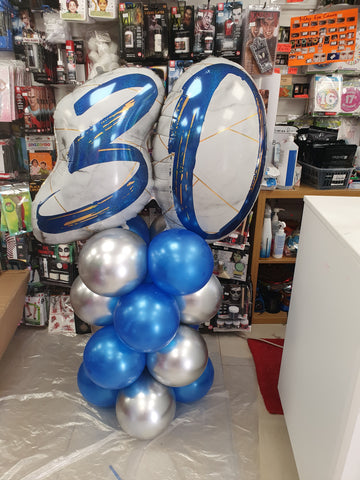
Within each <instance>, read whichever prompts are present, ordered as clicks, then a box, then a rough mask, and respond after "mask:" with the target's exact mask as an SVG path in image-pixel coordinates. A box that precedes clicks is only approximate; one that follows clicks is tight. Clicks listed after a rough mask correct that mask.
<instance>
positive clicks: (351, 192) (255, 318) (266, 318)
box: [250, 185, 360, 323]
mask: <svg viewBox="0 0 360 480" xmlns="http://www.w3.org/2000/svg"><path fill="white" fill-rule="evenodd" d="M306 195H317V196H319V195H320V196H325V195H326V196H349V197H360V190H357V189H351V188H347V189H338V190H318V189H316V188H314V187H310V186H307V185H302V186H300V187H294V188H292V189H291V190H280V189H275V190H260V192H259V196H258V199H257V201H256V204H255V213H256V215H255V226H254V234H253V239H252V251H251V263H250V268H251V270H250V272H251V281H252V285H253V302H252V305H253V308H254V305H255V298H256V286H257V280H258V273H259V265H280V264H295V262H296V257H295V258H294V257H283V258H279V259H278V258H273V257H270V258H260V248H261V235H262V228H263V222H264V213H265V203H266V201H267V200H271V199H303V198H304V196H306ZM286 320H287V314H286V313H285V312H279V313H273V314H271V313H266V312H264V313H262V314H259V313H255V312H254V311H253V312H252V323H286Z"/></svg>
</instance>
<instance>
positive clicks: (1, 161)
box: [0, 138, 19, 180]
mask: <svg viewBox="0 0 360 480" xmlns="http://www.w3.org/2000/svg"><path fill="white" fill-rule="evenodd" d="M18 170H19V164H18V159H17V156H16V150H15V144H14V139H13V138H2V139H0V180H10V179H15V178H17V177H18V174H19V172H18Z"/></svg>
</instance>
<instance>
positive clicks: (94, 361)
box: [83, 325, 146, 390]
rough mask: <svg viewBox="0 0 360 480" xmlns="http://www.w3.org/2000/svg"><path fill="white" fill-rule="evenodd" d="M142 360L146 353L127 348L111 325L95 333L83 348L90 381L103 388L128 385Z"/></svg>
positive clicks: (143, 363)
mask: <svg viewBox="0 0 360 480" xmlns="http://www.w3.org/2000/svg"><path fill="white" fill-rule="evenodd" d="M145 362H146V356H145V354H144V353H140V352H135V350H132V349H131V348H130V347H128V346H127V345H126V344H125V343H124V342H123V341H122V340H121V339H120V338H119V336H118V335H117V334H116V332H115V328H114V327H113V325H109V326H106V327H103V328H101V329H100V330H98V331H97V332H95V333H94V334H93V335H92V336H91V337H90V340H89V341H88V343H87V344H86V346H85V349H84V360H83V363H84V367H85V371H86V373H87V375H88V376H89V378H90V380H92V381H93V382H94V383H96V384H97V385H99V386H100V387H103V388H110V389H113V390H116V389H120V388H124V387H127V386H128V385H130V384H131V383H133V382H134V381H135V380H136V379H137V378H138V377H139V376H140V375H141V373H142V371H143V370H144V367H145Z"/></svg>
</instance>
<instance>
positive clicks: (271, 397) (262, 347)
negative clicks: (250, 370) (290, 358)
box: [248, 338, 284, 415]
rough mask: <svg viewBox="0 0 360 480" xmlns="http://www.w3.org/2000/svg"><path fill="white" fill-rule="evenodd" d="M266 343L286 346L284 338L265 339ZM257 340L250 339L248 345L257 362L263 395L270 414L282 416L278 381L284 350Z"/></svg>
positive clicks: (257, 372)
mask: <svg viewBox="0 0 360 480" xmlns="http://www.w3.org/2000/svg"><path fill="white" fill-rule="evenodd" d="M264 340H266V342H271V343H275V344H276V345H284V339H282V338H264ZM266 342H263V341H261V340H256V339H255V338H248V345H249V348H250V351H251V353H252V356H253V358H254V362H255V368H256V375H257V379H258V383H259V387H260V392H261V395H262V397H263V399H264V403H265V406H266V409H267V411H268V412H269V413H277V414H280V415H281V414H282V413H283V409H282V406H281V401H280V397H279V392H278V388H277V385H278V381H279V373H280V364H281V357H282V353H283V349H282V348H279V347H277V346H275V345H270V344H269V343H266Z"/></svg>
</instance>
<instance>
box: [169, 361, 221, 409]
mask: <svg viewBox="0 0 360 480" xmlns="http://www.w3.org/2000/svg"><path fill="white" fill-rule="evenodd" d="M213 382H214V366H213V364H212V362H211V360H210V358H209V359H208V362H207V365H206V368H205V370H204V372H203V373H202V375H201V376H200V377H199V378H198V379H197V380H195V382H192V383H190V385H185V386H184V387H173V390H174V393H175V398H176V401H177V402H181V403H191V402H195V401H196V400H200V398H202V397H204V396H205V395H206V394H207V393H208V391H209V390H210V388H211V386H212V384H213Z"/></svg>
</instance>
